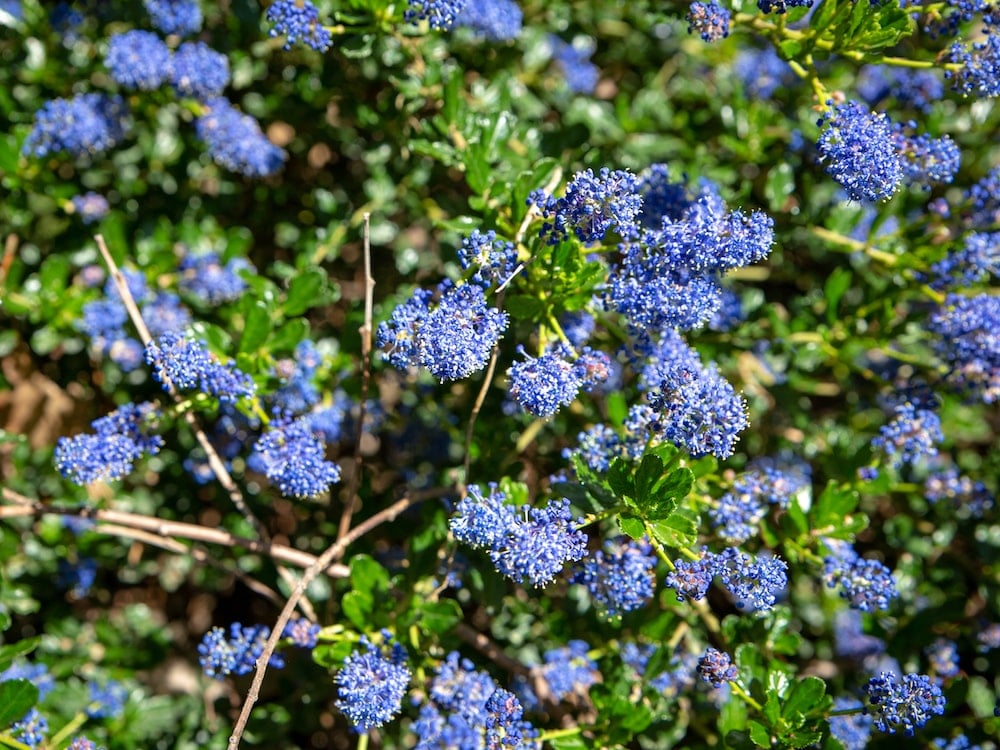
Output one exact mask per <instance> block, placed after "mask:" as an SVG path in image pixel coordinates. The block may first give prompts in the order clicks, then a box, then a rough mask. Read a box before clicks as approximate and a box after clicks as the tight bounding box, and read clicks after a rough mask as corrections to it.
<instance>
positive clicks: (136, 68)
mask: <svg viewBox="0 0 1000 750" xmlns="http://www.w3.org/2000/svg"><path fill="white" fill-rule="evenodd" d="M104 64H105V65H106V66H107V68H108V71H109V72H110V73H111V77H112V78H113V79H115V81H117V82H118V83H120V84H121V85H122V86H124V87H125V88H126V89H129V90H134V89H138V90H139V91H152V90H153V89H157V88H159V87H160V86H161V85H162V84H163V82H164V81H166V80H167V77H168V76H169V75H170V50H169V49H168V48H167V45H166V44H164V43H163V40H162V39H160V37H158V36H157V35H156V34H154V33H152V32H151V31H140V30H138V29H134V30H132V31H126V32H124V33H121V34H114V35H112V37H111V39H110V41H109V42H108V52H107V54H106V55H105V56H104Z"/></svg>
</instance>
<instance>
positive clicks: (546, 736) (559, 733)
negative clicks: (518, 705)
mask: <svg viewBox="0 0 1000 750" xmlns="http://www.w3.org/2000/svg"><path fill="white" fill-rule="evenodd" d="M582 733H583V727H569V728H567V729H546V730H545V731H544V732H541V733H540V734H539V735H538V741H539V742H547V741H549V740H556V739H559V738H560V737H573V736H574V735H577V734H582Z"/></svg>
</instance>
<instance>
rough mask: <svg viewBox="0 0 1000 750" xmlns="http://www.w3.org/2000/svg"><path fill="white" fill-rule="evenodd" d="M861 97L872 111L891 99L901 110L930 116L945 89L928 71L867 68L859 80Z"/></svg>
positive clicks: (885, 66)
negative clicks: (906, 108) (932, 107)
mask: <svg viewBox="0 0 1000 750" xmlns="http://www.w3.org/2000/svg"><path fill="white" fill-rule="evenodd" d="M858 93H859V94H861V97H862V98H863V99H864V100H865V102H867V103H868V105H869V106H872V107H874V106H875V105H876V104H878V103H879V102H882V101H883V100H885V99H887V98H889V97H892V98H893V99H895V100H896V102H898V103H899V105H900V106H903V107H910V108H912V109H915V110H917V111H919V112H923V113H924V114H927V113H929V112H930V110H931V105H932V104H933V103H934V102H936V101H938V100H940V99H941V96H942V95H943V94H944V87H943V86H942V85H941V81H940V80H939V79H938V77H937V75H935V73H933V72H932V71H929V70H911V69H908V68H893V67H890V66H888V65H866V66H865V67H864V68H862V69H861V73H860V75H859V76H858Z"/></svg>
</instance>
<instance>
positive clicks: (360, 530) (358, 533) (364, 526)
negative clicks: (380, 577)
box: [228, 497, 419, 750]
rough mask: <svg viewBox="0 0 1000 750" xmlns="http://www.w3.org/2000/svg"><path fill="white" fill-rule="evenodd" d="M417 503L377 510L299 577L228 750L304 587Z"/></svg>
mask: <svg viewBox="0 0 1000 750" xmlns="http://www.w3.org/2000/svg"><path fill="white" fill-rule="evenodd" d="M416 502H419V500H417V499H415V498H413V497H404V498H402V499H401V500H397V501H396V502H395V503H393V504H392V505H390V506H389V507H388V508H385V509H383V510H380V511H379V512H378V513H376V514H375V515H373V516H372V517H371V518H368V519H365V520H364V521H362V522H361V523H359V524H358V525H357V526H355V527H354V528H353V529H351V530H350V531H349V532H347V534H345V535H344V537H343V538H341V539H338V540H337V541H336V542H334V543H333V545H332V546H330V547H328V548H327V549H326V551H324V552H323V554H322V555H320V556H319V558H318V559H317V560H316V562H315V563H314V564H313V565H311V566H310V567H309V568H308V569H307V570H306V571H305V572H304V573H303V574H302V577H301V578H300V579H299V581H298V583H297V584H296V585H295V590H294V591H292V593H291V596H289V597H288V601H287V602H286V603H285V607H284V609H282V610H281V614H280V615H278V621H277V622H276V623H275V624H274V627H273V628H271V635H270V636H269V637H268V639H267V643H266V644H265V645H264V650H263V651H262V652H261V654H260V656H259V657H258V658H257V671H256V672H255V673H254V676H253V681H252V682H251V683H250V690H249V691H247V697H246V700H245V701H244V702H243V708H242V709H240V715H239V718H238V719H237V720H236V725H235V726H234V727H233V733H232V735H230V737H229V745H228V747H229V750H237V748H239V746H240V739H241V738H242V737H243V731H244V730H245V729H246V726H247V722H248V721H249V720H250V712H251V711H253V707H254V704H255V703H256V702H257V699H258V698H259V697H260V686H261V684H262V683H263V682H264V673H265V672H266V671H267V662H268V659H270V658H271V654H273V653H274V649H275V647H276V646H277V645H278V641H279V640H280V639H281V633H282V631H283V630H284V629H285V625H287V624H288V620H289V619H290V618H291V616H292V611H293V610H294V609H295V605H296V604H297V603H298V600H299V599H300V598H301V597H302V595H303V594H304V593H305V590H306V587H307V586H308V585H309V584H310V583H311V582H312V580H313V579H314V578H315V577H316V576H317V575H318V574H319V572H320V571H321V570H324V569H325V568H326V566H328V565H329V564H330V563H331V562H333V560H334V559H335V558H337V557H339V556H341V555H343V554H344V551H345V550H346V549H347V547H348V546H349V545H350V544H351V543H352V542H354V541H355V540H356V539H359V538H360V537H362V536H364V535H365V534H367V533H368V532H369V531H371V530H372V529H374V528H376V527H377V526H380V525H381V524H383V523H387V522H389V521H392V520H394V519H395V518H396V517H397V516H398V515H399V514H400V513H402V512H403V511H405V510H406V509H407V508H409V507H410V506H411V505H413V504H414V503H416Z"/></svg>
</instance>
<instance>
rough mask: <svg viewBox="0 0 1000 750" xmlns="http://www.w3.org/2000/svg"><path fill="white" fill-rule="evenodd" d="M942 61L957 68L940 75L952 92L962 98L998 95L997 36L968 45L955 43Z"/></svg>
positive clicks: (999, 38)
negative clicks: (946, 80) (947, 79)
mask: <svg viewBox="0 0 1000 750" xmlns="http://www.w3.org/2000/svg"><path fill="white" fill-rule="evenodd" d="M945 62H947V63H951V64H952V65H960V66H961V68H959V70H957V71H951V70H946V71H945V74H944V75H945V78H949V79H951V82H952V83H951V87H952V89H954V90H955V91H958V92H959V93H962V94H964V95H965V96H970V95H973V96H978V97H992V96H1000V36H998V35H997V34H996V33H993V34H987V35H986V36H985V37H983V39H982V40H981V41H977V42H973V43H971V44H962V43H961V42H956V43H955V44H954V45H952V47H951V49H950V50H949V51H948V55H947V57H946V58H945Z"/></svg>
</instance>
